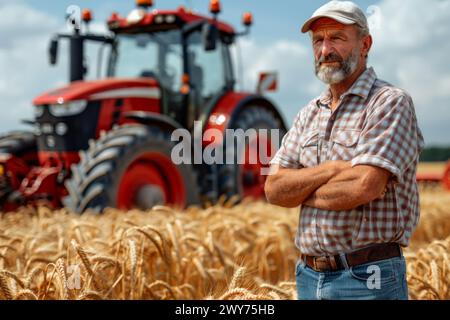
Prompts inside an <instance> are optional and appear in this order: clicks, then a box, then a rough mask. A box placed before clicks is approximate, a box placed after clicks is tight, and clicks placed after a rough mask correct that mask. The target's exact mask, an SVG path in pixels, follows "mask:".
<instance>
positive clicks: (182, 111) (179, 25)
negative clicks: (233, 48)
mask: <svg viewBox="0 0 450 320" xmlns="http://www.w3.org/2000/svg"><path fill="white" fill-rule="evenodd" d="M138 4H139V7H138V8H137V9H135V10H133V11H132V12H131V13H130V14H129V15H128V16H127V17H120V16H119V15H118V14H117V13H113V14H112V15H111V17H110V19H109V20H108V26H109V29H110V30H111V31H112V32H113V33H114V34H115V41H114V44H113V48H112V53H111V57H110V61H109V68H108V76H109V77H114V78H151V79H154V80H156V81H157V82H158V84H159V86H160V89H161V93H162V94H161V113H162V114H164V115H167V116H169V117H170V118H172V119H175V120H176V121H178V122H179V123H181V124H182V125H183V126H184V127H187V128H189V127H190V126H191V125H192V124H193V121H194V120H196V119H198V118H199V117H200V115H201V114H202V113H203V112H205V110H208V108H211V107H212V105H213V104H214V101H216V100H217V99H218V98H220V97H221V96H222V95H223V94H224V93H225V92H228V91H232V90H233V88H234V83H235V80H234V75H233V67H232V61H231V58H230V51H229V46H230V45H231V44H232V43H233V41H234V39H235V37H236V36H237V33H236V32H235V30H234V29H233V28H232V27H231V26H230V25H228V24H226V23H223V22H219V21H218V20H217V19H216V16H217V14H218V13H219V12H220V5H219V3H218V2H214V1H213V3H212V4H211V8H210V9H211V12H212V13H213V14H214V18H208V17H205V16H201V15H198V14H195V13H193V12H191V11H189V10H186V9H185V8H184V7H179V8H178V9H177V10H170V11H169V10H157V9H155V10H152V11H149V10H148V8H149V6H150V5H151V3H150V2H148V1H138ZM247 19H248V18H247ZM250 24H251V23H249V22H248V23H247V26H249V25H250Z"/></svg>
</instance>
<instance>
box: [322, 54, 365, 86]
mask: <svg viewBox="0 0 450 320" xmlns="http://www.w3.org/2000/svg"><path fill="white" fill-rule="evenodd" d="M322 62H339V66H338V67H336V66H329V65H322ZM358 64H359V54H358V50H356V49H355V50H353V51H352V53H351V54H350V55H349V56H348V58H347V59H345V60H344V59H342V57H341V56H340V55H338V54H337V53H334V52H332V53H330V54H329V55H328V56H326V57H323V56H322V57H321V58H320V59H319V60H318V61H316V62H315V70H316V76H317V77H318V78H319V79H320V80H322V81H323V82H325V83H326V84H336V83H339V82H341V81H343V80H345V79H347V78H348V77H349V76H350V75H352V74H353V73H354V72H355V71H356V69H357V68H358Z"/></svg>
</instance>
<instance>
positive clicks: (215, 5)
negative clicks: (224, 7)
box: [209, 0, 221, 15]
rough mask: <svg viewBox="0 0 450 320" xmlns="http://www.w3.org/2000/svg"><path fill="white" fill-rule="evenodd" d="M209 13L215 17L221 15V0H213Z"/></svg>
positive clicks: (210, 3)
mask: <svg viewBox="0 0 450 320" xmlns="http://www.w3.org/2000/svg"><path fill="white" fill-rule="evenodd" d="M209 11H210V12H211V13H212V14H214V15H217V14H219V13H220V11H221V6H220V1H219V0H211V1H210V2H209Z"/></svg>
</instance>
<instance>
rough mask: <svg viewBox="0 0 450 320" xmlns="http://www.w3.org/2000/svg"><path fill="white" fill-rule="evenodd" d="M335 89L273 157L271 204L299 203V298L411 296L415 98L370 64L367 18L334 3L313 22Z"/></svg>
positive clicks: (301, 118) (321, 64)
mask: <svg viewBox="0 0 450 320" xmlns="http://www.w3.org/2000/svg"><path fill="white" fill-rule="evenodd" d="M302 32H303V33H306V32H309V34H310V36H311V40H312V46H313V51H314V58H315V71H316V75H317V77H318V78H319V79H320V80H322V81H323V82H325V83H326V84H328V85H329V86H328V89H327V90H325V92H324V93H323V94H322V95H321V96H320V97H318V98H316V99H313V100H312V101H311V102H310V103H309V104H308V105H307V106H306V107H305V108H303V109H302V110H301V111H300V112H299V113H298V115H297V116H296V118H295V121H294V124H293V127H292V128H291V129H290V130H289V132H288V133H287V134H286V136H285V137H284V138H283V141H282V145H281V147H280V150H279V151H278V152H277V154H276V155H275V157H274V159H273V160H272V161H271V171H272V172H273V174H272V175H270V176H269V177H268V179H267V180H266V185H265V192H266V197H267V199H268V201H269V202H271V203H273V204H275V205H279V206H283V207H297V206H299V205H301V212H300V213H301V214H300V219H299V226H298V232H297V235H296V240H295V244H296V246H297V247H298V249H299V250H300V252H301V254H300V257H299V259H298V262H297V264H296V270H295V272H296V280H297V290H298V298H299V299H407V298H408V289H407V283H406V277H405V273H406V265H405V259H404V257H403V254H402V249H401V247H405V246H407V245H408V243H409V238H410V236H411V233H412V232H413V231H414V229H415V227H416V225H417V222H418V219H419V195H418V189H417V183H416V180H415V176H416V168H417V163H418V157H419V154H420V152H421V151H422V149H423V147H424V141H423V137H422V133H421V131H420V129H419V127H418V125H417V120H416V116H415V110H414V105H413V102H412V100H411V97H410V96H409V95H408V94H407V93H406V92H405V91H403V90H401V89H398V88H395V87H394V86H392V85H390V84H388V83H387V82H384V81H381V80H379V79H377V76H376V74H375V71H374V70H373V68H367V59H368V54H369V51H370V48H371V46H372V37H371V36H370V33H369V28H368V24H367V19H366V17H365V15H364V13H363V12H362V11H361V9H360V8H359V7H358V6H356V5H355V4H354V3H352V2H350V1H342V2H341V1H331V2H329V3H327V4H325V5H324V6H323V7H321V8H319V9H318V10H317V11H316V12H315V13H314V14H313V16H312V17H311V18H310V19H309V20H308V21H306V23H305V24H304V25H303V27H302Z"/></svg>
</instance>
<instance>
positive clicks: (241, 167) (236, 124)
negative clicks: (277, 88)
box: [218, 106, 286, 199]
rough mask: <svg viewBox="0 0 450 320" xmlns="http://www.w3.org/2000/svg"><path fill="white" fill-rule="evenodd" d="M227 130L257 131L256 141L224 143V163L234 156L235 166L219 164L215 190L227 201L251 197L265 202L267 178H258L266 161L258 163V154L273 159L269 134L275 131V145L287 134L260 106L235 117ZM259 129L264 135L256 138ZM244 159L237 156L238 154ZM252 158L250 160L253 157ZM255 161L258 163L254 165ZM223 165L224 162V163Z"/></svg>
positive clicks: (280, 123) (244, 110) (250, 107)
mask: <svg viewBox="0 0 450 320" xmlns="http://www.w3.org/2000/svg"><path fill="white" fill-rule="evenodd" d="M228 128H229V129H235V130H236V129H242V130H243V131H244V132H245V131H246V130H248V129H256V132H257V134H256V137H254V138H253V139H252V141H249V140H248V139H246V141H245V144H244V143H242V144H241V145H240V146H238V145H237V143H234V142H232V143H230V141H225V146H224V150H225V151H224V152H225V153H224V154H225V155H224V160H226V157H227V156H226V155H227V154H229V153H230V152H233V153H234V159H235V161H234V164H226V163H225V164H222V165H219V167H218V175H219V178H218V182H219V186H218V190H219V194H220V195H222V196H223V195H225V197H226V198H227V199H228V198H230V197H232V196H235V195H237V196H238V197H239V198H240V199H243V198H246V197H250V198H253V199H265V193H264V183H265V181H266V178H267V175H265V174H261V172H262V169H264V168H265V169H268V168H269V164H268V162H267V161H261V160H262V159H261V157H260V149H261V147H262V150H261V154H263V155H265V154H267V156H269V157H270V158H272V157H273V156H274V154H271V153H270V150H271V147H272V144H273V143H274V142H273V141H270V136H271V135H270V132H271V130H272V129H278V130H280V131H279V138H278V140H279V141H278V142H277V143H278V145H279V143H280V142H281V139H282V138H283V136H284V134H285V133H286V130H285V128H284V125H283V124H282V121H281V120H280V119H279V118H278V117H277V116H276V115H275V114H274V113H273V112H272V111H270V110H268V109H267V108H264V107H262V106H249V107H246V108H245V109H243V110H242V111H241V112H240V113H239V114H238V115H237V116H235V117H234V118H233V119H231V121H230V124H229V126H228ZM259 129H266V130H267V135H266V136H264V135H261V134H259ZM238 148H239V149H240V152H241V153H242V154H243V155H244V158H243V157H242V156H241V157H240V159H238V156H239V150H238ZM252 155H253V156H255V157H253V156H252ZM255 159H257V161H255ZM224 162H225V161H224Z"/></svg>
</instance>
